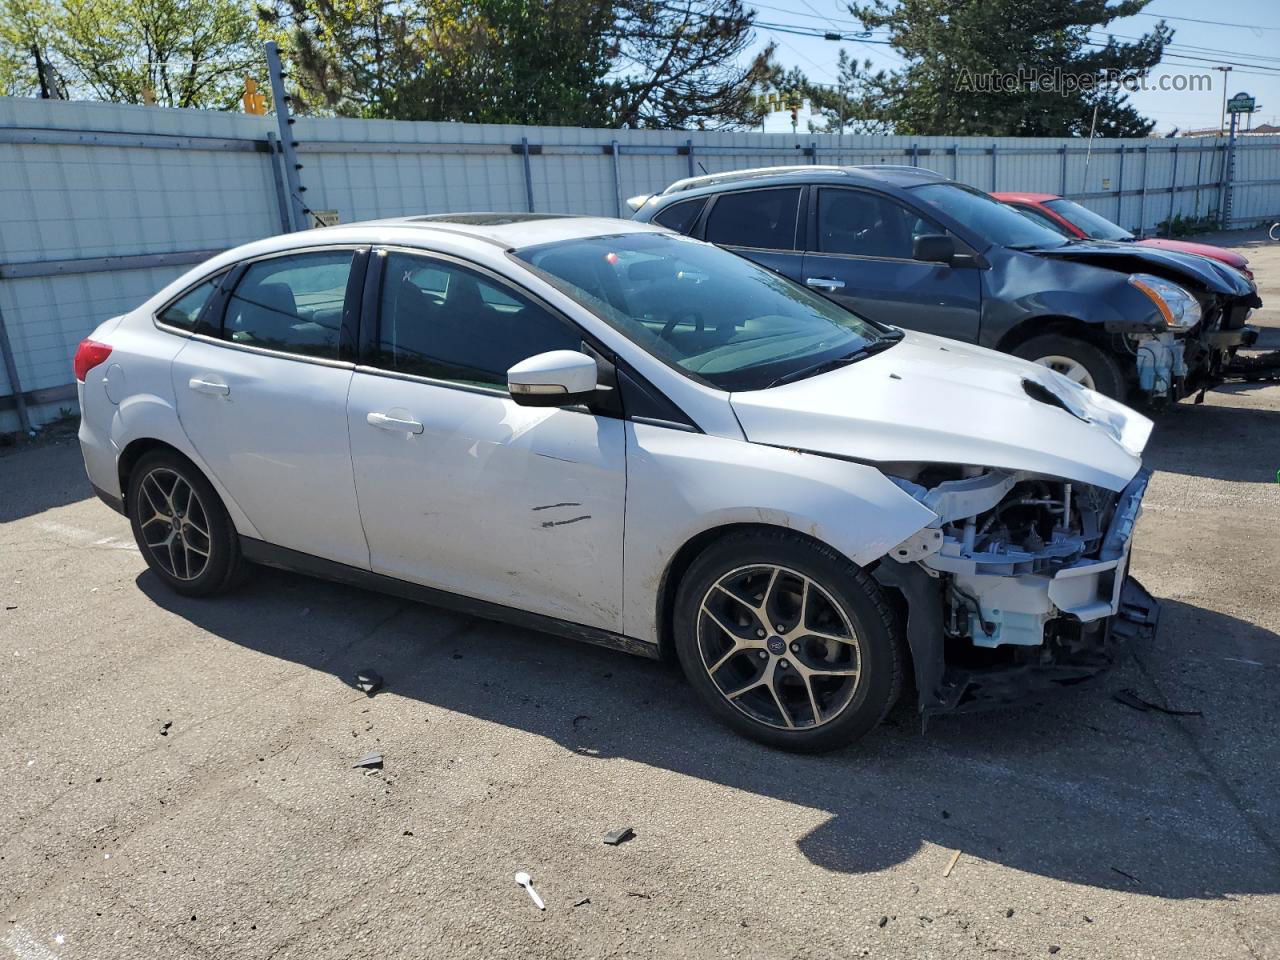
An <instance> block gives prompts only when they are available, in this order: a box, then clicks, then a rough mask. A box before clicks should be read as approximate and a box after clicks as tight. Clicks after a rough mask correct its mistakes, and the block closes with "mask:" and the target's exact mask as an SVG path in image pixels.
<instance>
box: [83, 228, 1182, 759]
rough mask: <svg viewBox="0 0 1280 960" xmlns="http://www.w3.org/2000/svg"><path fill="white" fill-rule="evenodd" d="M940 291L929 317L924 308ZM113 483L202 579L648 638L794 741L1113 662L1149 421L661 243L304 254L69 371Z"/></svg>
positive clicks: (604, 234) (1134, 627)
mask: <svg viewBox="0 0 1280 960" xmlns="http://www.w3.org/2000/svg"><path fill="white" fill-rule="evenodd" d="M921 309H927V308H926V307H922V308H921ZM75 366H76V376H77V379H78V380H79V381H80V384H81V386H80V401H81V410H82V414H83V415H82V422H81V428H80V440H81V445H82V449H83V452H84V459H85V465H86V467H87V470H88V473H89V478H90V480H91V481H92V483H93V485H94V487H95V489H96V490H97V491H98V493H99V495H100V496H101V497H102V498H103V499H104V500H105V501H106V502H108V503H109V504H111V505H112V506H114V507H115V508H116V509H118V510H120V511H121V512H123V513H125V514H126V515H127V516H128V517H129V518H130V520H131V522H132V525H133V530H134V534H135V536H136V538H137V541H138V544H139V547H140V549H141V550H142V553H143V555H144V557H145V558H146V561H147V563H148V564H149V565H150V567H151V569H152V570H153V571H154V574H155V575H156V576H157V577H158V578H160V579H161V580H163V581H164V582H165V583H167V584H168V585H169V586H171V587H172V588H174V589H175V590H178V591H180V592H183V593H188V594H210V593H215V592H220V591H222V590H225V589H227V588H228V587H230V586H231V585H233V584H235V583H238V582H241V581H243V580H244V579H245V577H246V576H252V570H253V564H254V563H258V564H268V565H274V566H280V567H285V568H288V569H294V570H300V571H303V572H307V573H312V574H316V575H319V576H324V577H329V578H332V579H336V580H341V581H344V582H348V583H354V584H357V585H360V586H365V587H369V588H372V589H379V590H385V591H388V592H392V593H395V594H398V595H401V596H406V597H411V598H417V599H422V600H426V601H428V602H431V603H436V604H439V605H445V606H450V607H453V608H456V609H461V610H464V611H467V612H469V613H473V614H476V615H479V616H485V617H491V618H497V619H503V620H508V621H513V622H517V623H521V624H526V625H529V626H532V627H535V628H538V629H542V630H547V631H552V632H556V633H560V634H563V635H567V636H571V637H574V638H577V639H582V640H587V641H589V642H594V643H600V644H604V645H608V646H612V647H617V648H620V649H623V650H626V651H629V652H632V653H638V654H641V655H646V656H651V657H659V656H663V655H665V654H670V655H673V656H675V657H678V659H679V661H680V663H681V665H682V666H683V668H684V671H685V673H686V674H687V676H688V678H689V680H690V682H691V684H692V687H693V689H694V690H696V691H697V693H698V695H699V697H700V698H701V699H702V700H703V701H704V702H705V704H706V705H707V706H708V707H709V708H710V709H711V711H712V712H713V713H715V714H716V715H718V716H719V717H721V718H722V719H724V720H725V721H726V722H728V723H729V724H731V725H732V726H733V727H735V728H736V729H738V730H739V731H741V732H742V733H744V734H746V735H748V736H752V737H755V738H757V739H760V740H763V741H765V742H767V743H771V744H774V745H777V746H781V747H785V748H788V749H796V750H821V749H829V748H832V747H836V746H839V745H841V744H844V743H847V742H849V741H851V740H853V739H855V738H857V737H859V736H861V735H862V734H864V733H866V732H867V731H868V730H870V729H871V728H872V727H874V726H875V725H876V724H877V723H878V722H879V721H880V720H881V719H882V718H883V717H884V715H885V713H886V712H887V711H888V710H889V709H890V707H891V706H892V705H893V704H894V702H895V701H896V700H897V699H898V697H899V695H900V694H901V692H902V691H903V690H904V689H911V690H912V691H913V692H912V694H911V695H912V696H913V697H914V698H915V699H916V703H917V705H918V708H919V711H920V713H921V714H922V716H924V717H928V716H930V715H933V714H937V713H941V712H946V711H950V710H955V709H960V708H964V707H966V706H970V705H983V704H990V703H1003V702H1007V701H1008V700H1010V699H1013V698H1015V697H1017V696H1021V695H1023V694H1025V693H1027V692H1028V691H1034V690H1037V689H1041V688H1047V687H1053V686H1056V685H1062V684H1070V683H1075V682H1077V681H1079V680H1082V679H1084V678H1086V677H1088V676H1091V675H1093V674H1095V673H1097V672H1098V671H1099V670H1101V669H1102V668H1104V667H1105V666H1106V665H1107V664H1108V663H1109V662H1110V661H1111V660H1112V659H1113V658H1114V656H1115V653H1116V651H1117V650H1118V649H1119V648H1120V647H1121V646H1122V645H1123V644H1124V643H1125V642H1126V641H1130V640H1133V639H1135V638H1141V637H1143V636H1149V635H1150V633H1151V631H1152V630H1153V629H1154V626H1155V622H1156V617H1157V606H1156V604H1155V602H1154V601H1153V600H1152V599H1151V598H1150V596H1148V595H1147V594H1146V592H1145V591H1143V590H1142V588H1141V587H1140V586H1138V584H1137V583H1136V582H1135V581H1134V580H1133V579H1132V578H1131V577H1129V576H1128V559H1129V552H1130V546H1131V544H1132V538H1133V530H1134V524H1135V522H1136V519H1137V516H1138V512H1139V509H1140V503H1141V499H1142V494H1143V491H1144V489H1145V486H1146V483H1147V472H1146V471H1145V470H1143V469H1142V465H1141V461H1140V454H1141V451H1142V448H1143V446H1144V444H1145V443H1146V440H1147V437H1148V434H1149V432H1150V430H1151V422H1150V421H1149V420H1147V419H1146V418H1144V417H1142V416H1140V415H1138V414H1136V413H1134V412H1133V411H1131V410H1129V409H1127V408H1125V407H1123V406H1121V405H1120V404H1118V403H1115V402H1113V401H1110V400H1108V399H1106V398H1104V397H1102V396H1101V395H1099V394H1097V393H1094V392H1092V391H1090V390H1087V389H1085V388H1083V387H1081V386H1079V385H1077V384H1075V383H1073V382H1071V381H1070V380H1068V379H1066V378H1064V377H1062V376H1059V375H1058V374H1056V373H1054V372H1052V371H1050V370H1048V369H1046V368H1044V367H1041V366H1036V365H1032V364H1030V363H1026V362H1023V361H1020V360H1016V359H1013V358H1011V357H1008V356H1005V355H1002V354H997V353H994V352H991V351H987V350H983V349H981V348H977V347H970V346H965V345H962V344H959V343H955V342H953V341H949V340H942V339H939V338H936V337H930V336H926V335H922V334H913V333H903V332H902V331H900V330H897V329H895V328H892V327H885V326H881V325H878V324H875V323H871V322H869V321H867V320H864V319H862V318H859V317H857V316H855V315H853V314H851V313H849V312H847V311H846V310H845V309H843V308H842V307H840V306H837V305H836V304H834V303H833V302H831V301H829V300H827V299H824V298H822V297H820V296H818V295H816V294H814V293H812V292H811V291H809V290H807V289H805V288H804V287H802V286H800V285H799V284H796V283H794V282H792V281H790V280H787V279H785V278H783V277H781V276H779V275H777V274H775V273H772V272H770V271H768V270H766V269H765V268H763V267H761V266H759V265H757V264H754V263H752V262H750V261H748V260H745V259H741V258H739V257H737V256H735V255H734V254H731V253H728V252H726V251H723V250H721V249H718V248H717V247H714V246H711V245H708V244H704V243H701V242H698V241H695V240H690V239H686V238H683V237H679V236H676V235H673V234H671V233H668V232H666V231H664V230H661V229H659V228H657V227H652V226H648V225H643V224H638V223H632V222H621V221H614V220H603V219H588V218H572V217H546V216H532V215H522V214H513V215H500V214H472V215H445V216H435V217H418V218H409V219H404V220H396V221H381V222H376V223H368V224H354V225H351V226H343V227H335V228H329V229H326V230H324V231H316V232H309V233H306V234H294V235H291V236H285V237H276V238H273V239H270V240H265V241H262V242H259V243H255V244H251V245H249V246H246V247H241V248H239V249H237V250H232V251H229V252H227V253H225V254H222V255H220V256H218V257H215V258H214V259H213V260H210V261H209V262H208V263H206V264H204V265H202V266H200V267H198V268H196V269H195V270H192V271H191V272H189V273H188V274H187V275H185V276H184V277H182V278H180V279H179V280H177V281H175V282H174V283H173V284H171V285H170V286H168V287H167V288H165V289H164V290H163V291H161V292H160V293H159V294H157V295H156V296H155V297H153V298H152V299H150V300H149V301H147V302H146V303H145V304H143V305H142V306H141V307H139V308H138V309H137V310H135V311H133V312H131V313H129V314H127V315H125V316H123V317H117V318H114V319H112V320H109V321H107V322H106V323H104V324H103V325H102V326H101V327H99V328H98V330H96V331H95V332H94V333H93V335H92V336H91V338H90V339H89V340H86V341H85V342H84V343H83V344H81V347H80V350H79V351H78V353H77V356H76V364H75Z"/></svg>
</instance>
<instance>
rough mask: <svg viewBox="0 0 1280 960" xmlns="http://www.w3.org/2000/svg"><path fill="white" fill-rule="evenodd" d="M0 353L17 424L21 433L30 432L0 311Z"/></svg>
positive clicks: (19, 384) (28, 419) (24, 398)
mask: <svg viewBox="0 0 1280 960" xmlns="http://www.w3.org/2000/svg"><path fill="white" fill-rule="evenodd" d="M0 353H3V354H4V372H5V374H6V375H7V376H8V378H9V389H10V390H12V391H13V404H14V406H15V407H17V410H18V424H19V426H21V427H22V432H23V433H30V432H31V417H30V416H29V415H28V414H27V398H26V397H24V396H23V395H22V381H21V380H19V379H18V364H17V362H16V361H15V360H14V359H13V344H11V343H10V342H9V331H8V329H7V328H6V327H5V325H4V311H3V310H0Z"/></svg>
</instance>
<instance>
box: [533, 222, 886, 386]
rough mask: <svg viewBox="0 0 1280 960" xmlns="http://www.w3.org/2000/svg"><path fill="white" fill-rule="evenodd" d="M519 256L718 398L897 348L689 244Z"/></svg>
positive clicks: (877, 332) (797, 290) (651, 238)
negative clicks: (718, 394) (710, 387)
mask: <svg viewBox="0 0 1280 960" xmlns="http://www.w3.org/2000/svg"><path fill="white" fill-rule="evenodd" d="M515 255H516V256H517V257H519V258H520V259H521V260H523V261H525V262H526V263H528V264H529V265H530V267H532V268H533V269H534V270H536V271H538V272H539V273H541V274H542V275H543V276H544V277H546V278H547V280H548V282H550V283H553V284H554V285H555V286H557V287H559V288H560V289H561V290H563V291H564V292H565V294H567V295H568V296H570V297H572V298H573V299H575V300H576V301H578V303H580V304H582V305H583V306H584V307H586V308H587V309H588V310H590V311H592V312H593V313H594V314H596V316H598V317H600V318H601V319H602V320H603V321H604V322H605V323H608V324H610V325H611V326H612V327H613V328H614V329H616V330H617V331H618V332H620V333H621V334H622V335H623V336H625V337H627V338H629V339H630V340H632V341H633V342H634V343H636V344H637V345H638V346H640V347H641V348H642V349H644V350H646V351H648V352H649V353H650V354H652V355H653V356H655V357H657V358H658V359H659V360H661V361H663V362H664V363H667V364H669V365H670V366H672V367H674V368H675V369H677V370H679V371H680V372H681V373H684V374H686V375H689V376H693V377H696V378H697V379H699V380H701V381H703V382H705V383H709V384H711V385H713V386H716V387H719V388H720V389H722V390H759V389H762V388H765V387H767V386H769V385H770V384H771V383H774V382H775V381H777V380H778V379H779V378H783V377H790V376H794V375H797V374H800V373H802V372H803V371H805V370H808V369H810V368H812V367H813V366H814V364H820V363H824V362H827V361H848V362H852V361H853V360H855V359H856V358H857V357H858V356H860V355H862V354H863V353H865V352H868V351H871V350H875V349H881V348H883V347H886V346H889V345H890V341H892V339H893V335H892V334H891V333H886V332H885V331H883V330H881V329H879V328H877V327H876V326H875V325H874V324H871V323H869V322H867V321H866V320H863V319H862V318H861V317H858V316H856V315H855V314H852V313H850V312H849V311H848V310H845V309H844V308H843V307H840V306H839V305H838V304H836V303H834V302H832V301H830V300H827V299H825V298H823V297H820V296H818V295H816V294H814V293H813V292H812V291H810V290H808V289H806V288H805V287H802V286H801V285H800V284H798V283H795V282H794V281H791V280H788V279H787V278H786V277H784V276H782V275H780V274H777V273H774V272H773V271H772V270H767V269H765V268H764V267H762V266H760V265H759V264H756V263H753V262H752V261H751V260H748V259H747V258H746V257H740V256H738V255H737V254H734V253H731V252H730V251H728V250H722V249H720V248H719V247H716V246H714V245H712V244H709V243H702V242H701V241H698V240H692V239H690V238H688V237H681V236H676V235H674V234H670V233H626V234H619V235H617V236H606V237H589V238H584V239H580V240H564V241H561V242H558V243H550V244H545V245H542V246H537V247H529V248H526V249H523V250H517V251H516V253H515Z"/></svg>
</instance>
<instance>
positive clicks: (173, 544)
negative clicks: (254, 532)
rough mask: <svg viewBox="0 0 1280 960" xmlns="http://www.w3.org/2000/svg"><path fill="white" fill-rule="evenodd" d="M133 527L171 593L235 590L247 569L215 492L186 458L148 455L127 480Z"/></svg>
mask: <svg viewBox="0 0 1280 960" xmlns="http://www.w3.org/2000/svg"><path fill="white" fill-rule="evenodd" d="M128 498H129V499H128V501H127V502H128V507H129V521H130V523H131V524H132V526H133V536H134V539H135V540H136V541H137V543H138V549H139V550H141V551H142V556H143V558H144V559H145V560H146V561H147V566H149V567H150V568H151V569H152V570H153V571H154V572H155V573H156V575H157V576H159V577H160V579H161V580H163V581H164V582H165V583H166V584H167V585H168V586H169V587H170V588H172V589H173V590H175V591H177V592H178V593H183V594H187V595H188V596H206V595H208V594H211V593H219V592H221V591H223V590H225V589H227V588H228V587H230V586H232V585H233V584H234V583H235V582H236V581H237V579H238V574H239V573H240V572H241V570H242V568H243V567H244V565H245V561H244V559H243V558H242V557H241V555H240V542H239V539H238V538H237V537H236V532H235V528H234V527H233V526H232V523H231V518H230V517H229V516H227V511H226V508H225V507H223V505H222V500H221V499H219V497H218V494H217V492H216V491H215V490H214V489H213V487H212V485H210V483H209V481H208V480H206V479H205V477H204V474H202V473H201V472H200V471H199V470H198V469H196V467H195V465H194V464H192V463H191V461H190V460H188V459H187V458H186V457H183V456H181V455H180V454H178V453H176V452H172V451H169V450H156V451H153V452H151V453H147V454H144V455H143V456H142V458H141V459H140V460H139V461H138V462H137V464H135V465H134V468H133V470H132V472H131V473H130V474H129V490H128Z"/></svg>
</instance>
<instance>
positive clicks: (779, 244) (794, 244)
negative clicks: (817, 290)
mask: <svg viewBox="0 0 1280 960" xmlns="http://www.w3.org/2000/svg"><path fill="white" fill-rule="evenodd" d="M803 197H804V189H803V188H802V187H767V188H765V189H762V190H736V191H734V192H732V193H720V194H716V196H715V197H714V198H713V200H712V204H711V211H710V212H709V213H708V214H707V217H706V223H705V225H704V226H703V227H702V238H703V239H704V240H707V241H709V242H711V243H714V244H717V245H718V246H721V247H726V248H728V249H730V250H732V251H733V252H734V253H736V254H739V255H740V256H743V257H748V258H750V259H752V260H754V261H756V263H758V264H760V265H761V266H764V267H768V268H769V269H770V270H774V271H777V272H778V273H781V274H782V275H783V276H787V277H790V278H791V279H792V280H799V279H800V272H801V270H802V268H803V266H804V255H803V253H802V252H801V251H802V250H803V249H804V245H803V243H801V242H800V240H801V236H800V234H801V229H802V227H801V217H800V212H801V202H802V200H803Z"/></svg>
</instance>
